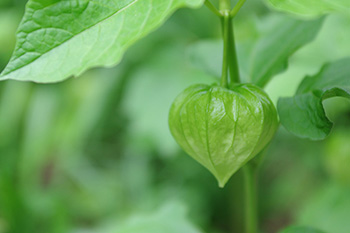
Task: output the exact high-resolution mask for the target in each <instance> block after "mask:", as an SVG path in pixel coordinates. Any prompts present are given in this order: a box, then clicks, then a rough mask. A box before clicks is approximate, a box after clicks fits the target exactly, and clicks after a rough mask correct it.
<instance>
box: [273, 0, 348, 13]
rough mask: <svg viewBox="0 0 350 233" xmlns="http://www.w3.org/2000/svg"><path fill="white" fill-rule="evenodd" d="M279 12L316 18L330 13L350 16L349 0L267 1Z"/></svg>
mask: <svg viewBox="0 0 350 233" xmlns="http://www.w3.org/2000/svg"><path fill="white" fill-rule="evenodd" d="M267 1H268V2H269V3H270V4H271V5H272V6H273V7H274V8H276V9H277V10H282V11H286V12H290V13H294V14H299V15H305V16H315V15H322V14H326V13H330V12H341V13H344V14H346V15H350V1H348V0H307V1H305V0H267Z"/></svg>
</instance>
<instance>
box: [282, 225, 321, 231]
mask: <svg viewBox="0 0 350 233" xmlns="http://www.w3.org/2000/svg"><path fill="white" fill-rule="evenodd" d="M280 233H324V232H323V231H320V230H316V229H314V228H311V227H301V226H292V227H288V228H287V229H285V230H283V231H281V232H280Z"/></svg>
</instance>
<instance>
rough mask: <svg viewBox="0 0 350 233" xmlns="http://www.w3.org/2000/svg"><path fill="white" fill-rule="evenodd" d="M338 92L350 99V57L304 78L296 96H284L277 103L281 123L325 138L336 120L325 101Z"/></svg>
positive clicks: (300, 132) (303, 133)
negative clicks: (333, 119)
mask: <svg viewBox="0 0 350 233" xmlns="http://www.w3.org/2000/svg"><path fill="white" fill-rule="evenodd" d="M335 96H340V97H345V98H349V99H350V58H347V59H342V60H340V61H337V62H334V63H332V64H328V65H326V66H324V67H323V68H322V70H321V71H320V72H319V73H318V74H316V75H315V76H312V77H306V78H305V79H304V80H303V82H302V83H301V84H300V86H299V88H298V90H297V93H296V95H295V96H294V97H287V98H281V99H280V100H279V101H278V105H277V108H278V113H279V116H280V120H281V123H282V124H283V126H284V127H285V128H286V129H287V130H289V131H290V132H291V133H293V134H295V135H297V136H299V137H302V138H309V139H313V140H321V139H324V138H325V137H326V136H327V135H328V134H329V133H330V131H331V128H332V125H333V124H332V122H330V121H329V120H328V118H327V116H326V114H325V111H324V108H323V105H322V101H323V100H325V99H327V98H331V97H335Z"/></svg>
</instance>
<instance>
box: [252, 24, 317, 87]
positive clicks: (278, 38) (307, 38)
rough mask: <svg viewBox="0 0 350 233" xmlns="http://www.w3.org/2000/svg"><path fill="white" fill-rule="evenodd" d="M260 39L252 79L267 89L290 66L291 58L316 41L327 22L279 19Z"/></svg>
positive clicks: (254, 54) (255, 52) (254, 57)
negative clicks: (306, 45) (269, 83)
mask: <svg viewBox="0 0 350 233" xmlns="http://www.w3.org/2000/svg"><path fill="white" fill-rule="evenodd" d="M276 22H277V23H275V24H274V25H272V27H270V30H268V31H267V32H266V33H265V35H264V36H263V37H262V38H260V40H259V41H258V43H257V44H256V46H255V48H254V50H253V52H252V54H251V58H250V68H249V70H250V77H251V79H252V81H253V83H255V84H257V85H258V86H262V87H263V86H265V85H266V84H267V83H268V82H269V81H270V80H271V79H272V78H273V77H274V76H275V75H276V74H278V73H280V72H282V71H284V70H285V69H286V68H287V66H288V59H289V57H290V56H291V55H292V54H294V53H295V52H296V51H297V50H298V49H299V48H301V47H302V46H304V45H305V44H307V43H309V42H311V41H313V40H314V39H315V37H316V35H317V33H318V31H319V30H320V28H321V26H322V23H323V19H317V20H310V21H303V20H296V19H292V18H287V17H284V18H279V20H278V21H276Z"/></svg>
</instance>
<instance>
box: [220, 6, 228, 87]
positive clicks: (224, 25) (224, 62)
mask: <svg viewBox="0 0 350 233" xmlns="http://www.w3.org/2000/svg"><path fill="white" fill-rule="evenodd" d="M225 13H226V14H225ZM221 23H222V32H223V33H222V34H223V39H224V51H223V59H222V74H221V86H223V87H228V60H229V48H230V44H229V43H230V30H229V26H230V16H229V14H228V11H225V12H224V15H223V17H222V19H221Z"/></svg>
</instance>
